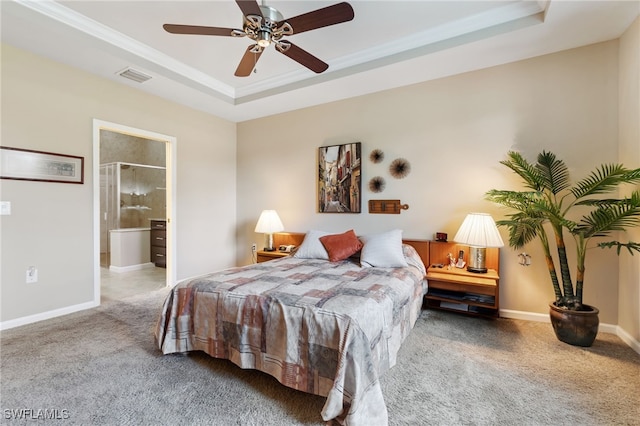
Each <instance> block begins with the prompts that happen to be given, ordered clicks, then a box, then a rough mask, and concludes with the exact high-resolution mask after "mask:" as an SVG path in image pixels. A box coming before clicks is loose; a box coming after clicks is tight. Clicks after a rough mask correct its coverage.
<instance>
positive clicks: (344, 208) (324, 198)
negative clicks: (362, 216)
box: [318, 142, 362, 213]
mask: <svg viewBox="0 0 640 426" xmlns="http://www.w3.org/2000/svg"><path fill="white" fill-rule="evenodd" d="M361 145H362V144H361V143H360V142H354V143H347V144H343V145H332V146H323V147H320V148H319V149H318V212H319V213H360V211H361V197H360V195H361V193H362V191H361V189H362V188H361V173H360V167H361V158H362V155H361V154H362V148H361Z"/></svg>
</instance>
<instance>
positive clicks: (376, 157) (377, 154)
mask: <svg viewBox="0 0 640 426" xmlns="http://www.w3.org/2000/svg"><path fill="white" fill-rule="evenodd" d="M369 160H371V162H372V163H375V164H378V163H381V162H382V160H384V152H382V151H381V150H379V149H374V150H373V151H371V154H369Z"/></svg>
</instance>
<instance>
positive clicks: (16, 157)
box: [0, 146, 84, 184]
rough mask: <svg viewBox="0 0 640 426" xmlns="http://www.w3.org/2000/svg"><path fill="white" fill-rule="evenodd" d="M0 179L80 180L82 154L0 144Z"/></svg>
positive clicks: (82, 165)
mask: <svg viewBox="0 0 640 426" xmlns="http://www.w3.org/2000/svg"><path fill="white" fill-rule="evenodd" d="M0 179H12V180H27V181H42V182H59V183H76V184H83V183H84V157H78V156H75V155H65V154H56V153H53V152H45V151H36V150H31V149H22V148H11V147H7V146H0Z"/></svg>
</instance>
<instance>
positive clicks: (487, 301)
mask: <svg viewBox="0 0 640 426" xmlns="http://www.w3.org/2000/svg"><path fill="white" fill-rule="evenodd" d="M499 280H500V277H499V276H498V273H497V272H496V271H495V270H494V269H489V270H488V271H487V273H486V274H478V273H474V272H468V271H467V270H466V269H458V268H455V267H454V268H452V269H449V267H448V266H445V267H443V268H437V267H434V266H431V267H430V268H429V269H428V270H427V282H428V283H429V290H428V292H427V295H426V296H425V300H426V303H427V307H430V308H438V309H444V310H449V311H455V312H463V313H466V314H471V315H482V316H491V317H499V316H500V313H499V311H498V309H499V303H498V298H499V292H500V286H499Z"/></svg>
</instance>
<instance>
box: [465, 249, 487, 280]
mask: <svg viewBox="0 0 640 426" xmlns="http://www.w3.org/2000/svg"><path fill="white" fill-rule="evenodd" d="M486 257H487V249H486V248H485V247H469V263H468V264H467V271H469V272H474V273H476V274H486V273H487V266H486Z"/></svg>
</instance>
